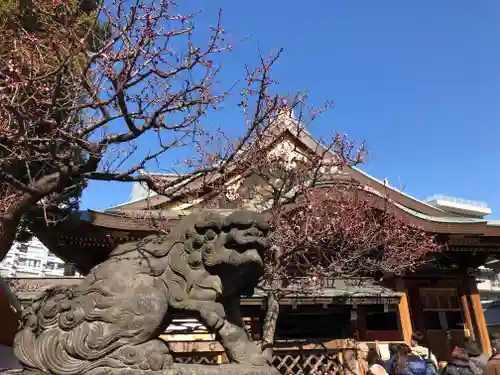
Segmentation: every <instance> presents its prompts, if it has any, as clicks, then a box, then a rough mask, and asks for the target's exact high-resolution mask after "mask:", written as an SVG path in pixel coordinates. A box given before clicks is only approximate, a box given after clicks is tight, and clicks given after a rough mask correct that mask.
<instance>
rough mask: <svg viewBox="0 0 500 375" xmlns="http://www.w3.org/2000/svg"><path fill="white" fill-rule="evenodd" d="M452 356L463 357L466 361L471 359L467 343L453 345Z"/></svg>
mask: <svg viewBox="0 0 500 375" xmlns="http://www.w3.org/2000/svg"><path fill="white" fill-rule="evenodd" d="M451 357H452V358H453V359H461V360H464V361H468V360H469V353H468V350H467V349H466V345H465V343H461V344H457V345H455V346H454V347H453V350H452V352H451Z"/></svg>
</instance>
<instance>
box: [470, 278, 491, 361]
mask: <svg viewBox="0 0 500 375" xmlns="http://www.w3.org/2000/svg"><path fill="white" fill-rule="evenodd" d="M467 284H468V286H469V288H468V289H469V293H470V300H471V305H472V311H473V312H474V318H475V321H476V326H477V332H478V336H479V342H480V343H481V348H482V349H483V351H484V352H487V353H488V354H490V355H491V353H492V351H491V343H490V335H489V334H488V329H487V327H486V319H485V318H484V312H483V306H482V305H481V298H480V297H479V292H478V290H477V285H476V280H474V279H472V278H469V279H468V280H467Z"/></svg>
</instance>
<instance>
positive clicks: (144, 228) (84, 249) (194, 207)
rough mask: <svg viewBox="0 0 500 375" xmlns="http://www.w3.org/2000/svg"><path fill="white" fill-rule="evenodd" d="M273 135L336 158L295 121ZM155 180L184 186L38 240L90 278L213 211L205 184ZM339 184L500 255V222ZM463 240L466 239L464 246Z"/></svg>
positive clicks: (87, 216)
mask: <svg viewBox="0 0 500 375" xmlns="http://www.w3.org/2000/svg"><path fill="white" fill-rule="evenodd" d="M271 130H272V136H273V137H275V138H274V139H279V140H280V141H281V142H292V143H293V144H294V145H296V146H297V148H300V150H302V151H301V152H306V153H307V152H309V153H316V154H318V155H320V156H321V157H325V158H327V159H328V158H332V159H328V160H333V158H335V155H334V154H332V153H331V152H329V151H328V150H326V148H325V147H324V146H323V145H321V143H320V142H318V141H317V140H316V139H314V137H313V136H312V135H311V134H310V133H309V132H307V131H306V130H304V129H302V128H300V126H297V123H296V122H295V121H294V120H293V119H285V120H284V121H281V122H279V123H277V124H276V126H274V127H272V129H271ZM271 139H273V138H271ZM269 142H270V143H269V144H270V145H274V146H276V143H274V144H273V143H272V142H273V141H269ZM274 146H273V147H274ZM269 147H271V146H269ZM325 151H327V152H326V153H325ZM325 155H326V156H325ZM227 170H228V171H229V172H228V173H226V175H221V174H218V173H214V174H212V175H211V176H210V177H209V178H210V181H212V182H214V181H218V180H223V181H222V183H226V182H227V181H229V182H231V181H235V180H237V179H238V178H239V179H240V180H243V179H249V178H250V177H251V176H250V174H251V171H245V170H239V169H237V168H236V167H234V168H233V166H230V167H228V168H227ZM141 173H147V172H141ZM154 175H155V176H156V177H160V178H164V179H165V180H166V181H167V182H168V183H169V184H172V183H175V181H177V179H178V180H179V181H180V182H179V183H178V184H177V186H181V188H180V189H178V190H176V192H175V193H173V194H170V195H169V196H165V195H158V194H156V193H153V192H151V191H149V190H148V189H147V188H145V186H144V185H142V184H141V183H136V184H135V185H134V186H133V187H132V192H131V195H130V199H129V201H127V202H125V203H123V204H120V205H118V206H114V207H110V208H108V209H107V210H104V211H95V210H87V211H82V212H77V213H75V215H73V216H72V217H70V218H69V219H68V220H65V221H64V222H63V223H60V224H58V225H56V226H54V227H51V229H50V230H49V231H47V229H46V227H45V226H41V227H40V229H39V230H37V229H36V228H35V232H36V235H37V236H38V237H39V238H40V240H41V241H42V242H44V244H45V245H46V246H47V247H49V248H50V249H51V251H53V252H54V253H55V254H56V255H58V256H60V257H61V258H62V259H64V260H65V261H69V262H73V263H76V264H77V265H78V269H79V270H80V271H81V272H83V273H85V271H88V270H89V269H90V268H91V267H92V266H93V265H95V264H97V263H96V262H100V261H102V260H104V259H105V258H106V257H107V256H108V254H109V252H110V251H111V250H112V249H113V248H114V247H116V246H117V245H118V244H119V243H123V242H126V241H131V240H135V239H138V238H142V237H144V236H145V235H148V234H151V233H155V232H159V231H164V230H167V231H168V230H169V228H170V227H172V226H173V225H175V224H176V223H177V222H178V221H179V220H180V218H182V217H183V216H185V215H188V214H189V213H191V212H194V211H199V210H200V209H203V210H206V207H211V205H210V200H211V199H213V195H211V194H210V192H208V193H206V192H205V190H203V194H205V195H201V194H200V195H197V196H194V195H192V194H193V192H196V191H201V189H202V187H204V186H203V181H200V179H196V178H192V179H185V178H183V177H182V176H179V175H172V174H166V175H164V174H154ZM228 175H229V176H230V177H229V178H228ZM338 179H341V180H342V179H346V180H350V181H355V182H356V183H357V185H358V186H361V187H362V191H363V194H366V196H367V197H368V198H369V199H370V201H371V202H372V203H373V204H374V205H375V206H377V205H380V206H381V205H385V204H386V203H387V202H390V204H391V206H390V207H391V209H392V210H393V212H394V213H395V214H397V215H398V216H400V217H401V218H403V219H404V220H405V221H407V222H408V223H409V224H412V225H415V226H417V227H420V228H422V229H423V230H425V231H427V232H428V233H432V234H439V235H445V236H446V237H447V238H448V239H449V241H448V244H449V245H450V248H453V246H455V245H456V246H468V247H472V248H476V249H480V250H488V251H489V250H492V251H499V250H500V221H488V220H486V219H484V218H479V217H471V216H465V215H459V214H457V213H453V212H449V211H445V210H443V209H441V208H439V207H435V206H433V205H431V204H428V203H426V202H424V201H422V200H419V199H417V198H415V197H413V196H411V195H409V194H407V193H405V192H403V191H401V190H400V189H397V188H395V187H393V186H391V185H390V184H389V183H388V182H387V181H381V180H379V179H377V178H375V177H373V176H371V175H369V174H368V173H366V172H364V171H363V170H361V169H359V168H356V167H347V168H343V169H341V170H338V169H335V170H334V171H327V172H325V173H324V174H323V179H322V184H329V183H330V184H331V183H333V182H334V180H338ZM229 182H227V183H229ZM231 183H232V182H231ZM197 189H198V190H197ZM194 197H195V198H194ZM261 203H265V202H261ZM236 208H237V207H236V206H232V207H231V206H220V205H218V206H217V207H216V208H215V211H217V212H218V213H221V214H225V213H230V212H232V211H233V210H234V209H236ZM463 237H467V240H466V241H465V242H464V240H463ZM454 241H455V242H454Z"/></svg>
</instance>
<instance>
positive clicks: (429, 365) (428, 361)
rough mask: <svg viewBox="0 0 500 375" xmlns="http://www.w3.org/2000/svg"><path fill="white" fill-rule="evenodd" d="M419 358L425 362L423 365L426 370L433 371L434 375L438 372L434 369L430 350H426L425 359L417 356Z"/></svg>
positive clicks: (438, 370)
mask: <svg viewBox="0 0 500 375" xmlns="http://www.w3.org/2000/svg"><path fill="white" fill-rule="evenodd" d="M419 357H420V358H422V359H423V360H424V361H425V365H426V367H427V368H430V369H432V370H434V372H435V373H436V374H437V373H439V372H440V369H438V368H437V367H436V364H435V363H434V361H433V360H432V352H431V350H430V349H428V350H427V357H426V358H425V357H424V356H419Z"/></svg>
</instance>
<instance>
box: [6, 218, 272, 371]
mask: <svg viewBox="0 0 500 375" xmlns="http://www.w3.org/2000/svg"><path fill="white" fill-rule="evenodd" d="M268 229H269V227H268V224H267V223H266V222H265V221H264V220H263V219H262V217H260V216H259V215H257V214H255V213H252V212H246V211H244V212H235V213H233V214H231V215H229V216H227V217H225V218H224V217H221V216H218V215H213V214H197V215H190V216H188V217H187V218H186V219H184V220H183V221H181V222H180V223H179V225H178V226H177V228H176V229H174V230H173V231H172V233H171V234H169V235H160V236H149V237H146V238H144V239H142V240H140V241H137V242H131V243H127V244H123V245H120V246H118V247H117V248H116V249H115V250H114V251H113V252H112V253H111V255H110V257H109V258H108V259H107V260H106V261H104V262H103V263H101V264H99V265H97V266H96V267H94V268H93V269H92V270H91V271H90V273H89V274H88V276H87V277H86V278H85V279H84V280H83V282H82V283H81V284H79V285H78V286H76V287H74V288H70V289H68V288H66V289H57V288H56V289H52V290H50V291H48V292H47V293H45V295H44V296H43V297H41V298H40V299H39V300H37V301H35V302H33V304H32V306H31V307H30V308H29V309H27V310H25V312H24V313H23V326H22V329H21V330H20V331H19V332H18V334H17V336H16V339H15V353H16V355H17V357H18V358H19V360H20V361H21V363H22V364H23V366H24V367H25V369H26V370H25V371H26V372H29V373H38V372H40V371H48V372H49V373H54V374H60V375H81V374H87V375H97V374H110V373H112V374H130V375H142V374H144V375H146V374H148V375H153V374H167V373H168V374H173V373H178V372H180V369H179V368H176V367H175V366H173V363H172V362H173V361H172V356H171V355H170V353H169V350H168V347H167V345H166V344H165V343H164V342H163V341H161V340H159V339H158V335H159V334H160V333H162V332H164V330H165V329H166V327H167V326H168V325H169V324H170V323H171V321H172V314H173V313H174V312H175V311H176V310H183V311H187V312H190V313H191V314H193V315H194V316H195V317H197V318H198V319H199V320H200V321H201V322H202V323H204V324H205V325H206V326H207V328H208V329H209V330H211V331H213V332H215V333H218V336H219V337H220V339H221V344H222V345H223V346H224V348H225V349H226V351H227V353H228V356H229V358H230V359H231V360H232V361H233V362H236V363H241V364H248V365H252V366H265V365H267V363H266V361H265V360H264V359H263V357H262V356H261V354H260V351H259V349H258V348H257V346H256V345H254V344H253V343H252V342H251V341H250V339H249V337H248V335H247V333H246V331H245V330H244V325H243V322H242V319H241V314H240V312H239V304H240V300H239V298H240V295H241V294H244V293H252V292H253V288H254V287H255V285H256V283H257V281H258V278H259V276H260V275H261V274H262V270H263V251H264V250H265V248H266V247H267V246H268V245H267V242H268V241H267V232H268Z"/></svg>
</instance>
